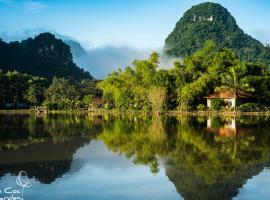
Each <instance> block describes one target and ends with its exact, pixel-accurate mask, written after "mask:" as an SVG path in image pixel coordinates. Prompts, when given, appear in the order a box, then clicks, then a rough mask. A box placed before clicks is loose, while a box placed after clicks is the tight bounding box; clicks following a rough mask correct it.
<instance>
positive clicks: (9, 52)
mask: <svg viewBox="0 0 270 200" xmlns="http://www.w3.org/2000/svg"><path fill="white" fill-rule="evenodd" d="M0 68H1V69H3V70H17V71H20V72H23V73H28V74H31V75H36V76H41V77H45V78H49V79H51V78H53V77H54V76H57V77H66V78H68V77H70V78H74V79H77V80H80V79H87V78H92V77H91V75H90V74H89V73H88V72H85V71H84V70H82V69H80V68H79V67H78V66H76V64H75V63H74V62H73V59H72V54H71V51H70V47H69V46H68V45H67V44H65V43H64V42H63V41H62V40H60V39H56V37H55V36H54V35H52V34H50V33H42V34H40V35H38V36H36V37H35V38H29V39H27V40H24V41H22V42H11V43H5V42H3V41H1V42H0Z"/></svg>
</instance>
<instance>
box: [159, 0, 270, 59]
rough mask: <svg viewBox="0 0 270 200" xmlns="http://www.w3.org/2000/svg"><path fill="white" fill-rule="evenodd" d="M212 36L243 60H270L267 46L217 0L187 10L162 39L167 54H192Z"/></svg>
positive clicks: (269, 51)
mask: <svg viewBox="0 0 270 200" xmlns="http://www.w3.org/2000/svg"><path fill="white" fill-rule="evenodd" d="M207 40H213V41H214V42H215V43H216V45H217V47H218V48H220V49H221V48H231V49H233V50H234V51H235V53H236V55H237V56H238V57H239V58H240V59H242V60H248V61H262V62H266V63H269V60H270V48H269V47H265V46H264V45H263V44H262V43H261V42H259V41H258V40H256V39H254V38H252V37H251V36H249V35H248V34H246V33H244V31H243V30H242V29H241V28H239V26H238V25H237V23H236V20H235V19H234V17H233V16H232V15H231V14H230V12H229V11H228V10H227V9H226V8H224V7H222V6H221V5H220V4H216V3H202V4H199V5H196V6H193V7H192V8H191V9H189V10H188V11H186V12H185V13H184V15H183V17H182V18H181V19H180V21H178V22H177V24H176V26H175V28H174V30H173V31H172V33H171V34H170V35H169V36H168V37H167V39H166V41H165V48H164V50H165V51H166V53H167V54H168V55H170V56H187V55H191V54H192V53H194V52H195V51H197V50H198V49H200V48H202V46H203V44H204V43H205V41H207Z"/></svg>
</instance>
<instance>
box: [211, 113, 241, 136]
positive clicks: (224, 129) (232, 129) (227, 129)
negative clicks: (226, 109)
mask: <svg viewBox="0 0 270 200" xmlns="http://www.w3.org/2000/svg"><path fill="white" fill-rule="evenodd" d="M215 120H216V119H215V118H213V117H208V119H207V130H208V131H210V132H213V133H215V134H217V135H220V136H224V137H232V136H235V135H236V131H237V129H236V118H235V117H228V118H226V119H224V121H222V122H221V124H218V125H215Z"/></svg>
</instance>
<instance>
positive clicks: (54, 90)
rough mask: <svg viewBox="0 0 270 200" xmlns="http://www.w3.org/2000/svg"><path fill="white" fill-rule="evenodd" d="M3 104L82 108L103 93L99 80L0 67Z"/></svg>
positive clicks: (4, 106)
mask: <svg viewBox="0 0 270 200" xmlns="http://www.w3.org/2000/svg"><path fill="white" fill-rule="evenodd" d="M0 83H1V84H0V108H12V109H13V108H29V107H34V106H39V105H45V106H47V107H48V108H49V109H54V110H59V109H79V108H84V107H87V106H89V105H90V104H91V101H92V98H93V97H96V96H100V91H99V90H97V89H96V87H95V85H96V81H94V80H92V79H83V80H81V81H77V80H72V79H65V78H57V77H54V78H53V80H48V79H45V78H41V77H36V76H31V75H27V74H23V73H19V72H17V71H8V72H6V73H5V72H3V71H0Z"/></svg>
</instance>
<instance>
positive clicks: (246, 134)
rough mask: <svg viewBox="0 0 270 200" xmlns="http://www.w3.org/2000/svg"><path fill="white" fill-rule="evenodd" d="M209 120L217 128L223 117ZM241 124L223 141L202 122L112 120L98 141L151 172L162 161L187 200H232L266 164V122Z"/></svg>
mask: <svg viewBox="0 0 270 200" xmlns="http://www.w3.org/2000/svg"><path fill="white" fill-rule="evenodd" d="M251 118H253V117H251ZM214 120H221V121H219V122H215V124H219V123H220V124H222V118H220V119H214ZM242 120H244V121H245V122H247V120H246V119H245V118H241V117H240V118H237V126H238V127H240V129H239V130H240V131H239V132H237V131H236V134H235V135H233V136H232V137H223V136H222V135H218V134H216V133H214V132H208V130H207V128H206V125H207V123H206V119H205V118H193V117H179V118H178V119H175V118H164V119H162V118H155V119H152V120H149V119H147V118H146V119H143V118H141V119H140V120H136V121H134V120H133V119H132V118H130V119H128V120H127V121H125V120H124V121H123V120H118V121H117V120H116V122H115V123H114V124H113V126H112V127H110V128H109V129H106V128H105V129H104V131H103V133H102V134H101V135H99V136H98V138H99V139H101V140H102V141H103V142H104V143H105V144H106V145H107V146H108V147H109V149H111V150H113V151H115V152H119V153H123V154H125V155H126V156H127V157H132V158H133V159H134V162H135V163H139V164H146V165H149V166H150V167H151V170H152V172H157V171H158V157H165V158H166V159H165V160H166V161H167V162H166V164H165V168H166V174H167V175H168V177H169V179H170V180H171V181H172V182H173V183H174V184H175V186H176V188H177V190H178V192H179V193H180V194H181V195H182V196H183V197H184V198H186V199H217V198H220V199H231V198H232V197H234V196H235V195H236V194H237V192H238V188H240V187H241V186H242V185H243V184H244V183H245V182H246V180H247V179H249V178H251V177H252V176H253V175H255V174H258V173H259V172H260V171H261V170H262V169H263V167H266V166H268V162H269V160H270V157H269V153H270V135H269V134H268V130H269V127H266V126H267V124H269V118H253V119H252V120H251V121H252V126H249V125H248V124H247V123H245V124H244V123H241V121H242ZM143 121H145V123H143ZM254 121H256V123H254ZM268 126H269V125H268ZM258 127H260V130H259V131H258V129H257V128H258ZM217 133H218V132H217Z"/></svg>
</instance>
